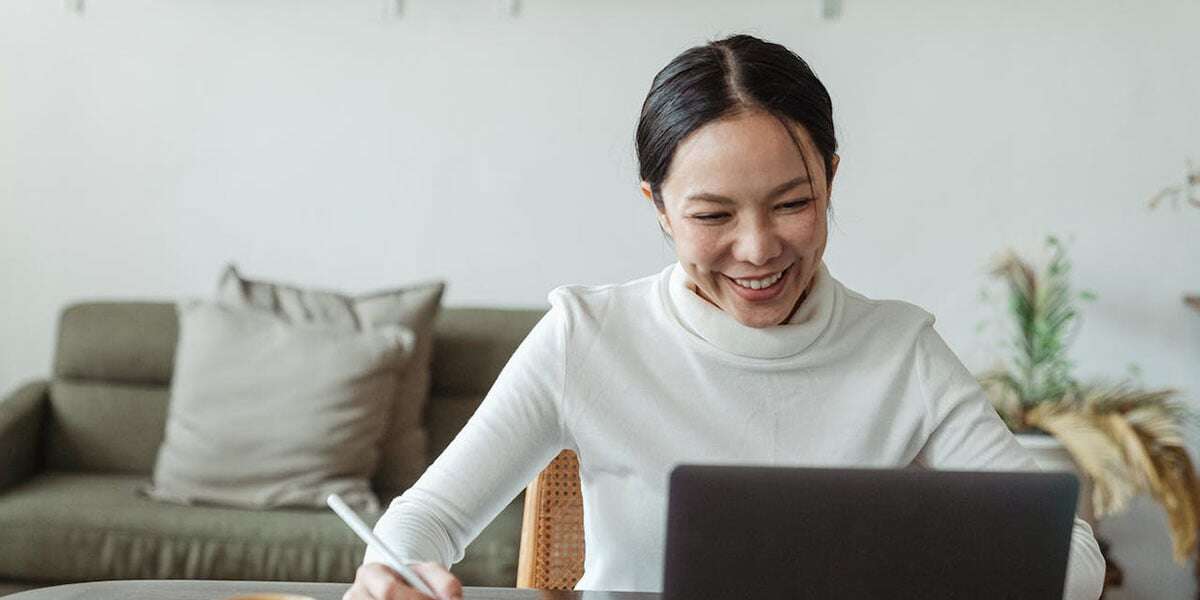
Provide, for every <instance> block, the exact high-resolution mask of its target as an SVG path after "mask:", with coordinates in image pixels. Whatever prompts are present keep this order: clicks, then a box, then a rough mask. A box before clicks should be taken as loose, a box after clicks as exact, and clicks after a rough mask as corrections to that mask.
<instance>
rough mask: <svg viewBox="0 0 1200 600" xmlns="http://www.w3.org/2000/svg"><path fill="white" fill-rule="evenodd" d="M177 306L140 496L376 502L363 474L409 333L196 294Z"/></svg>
mask: <svg viewBox="0 0 1200 600" xmlns="http://www.w3.org/2000/svg"><path fill="white" fill-rule="evenodd" d="M178 308H179V327H180V329H179V345H178V347H177V349H176V354H175V371H174V375H173V377H172V380H171V400H170V404H169V408H168V414H167V427H166V435H165V439H164V440H163V444H162V446H161V448H160V449H159V454H158V460H157V462H156V463H155V466H154V481H153V485H152V486H150V488H149V489H147V490H146V491H147V492H148V493H149V495H151V496H152V497H155V498H158V499H160V500H167V501H173V502H180V503H186V504H193V503H211V504H224V505H231V506H239V507H245V508H276V507H285V506H292V507H313V508H320V507H323V506H324V505H325V497H326V496H327V495H329V494H330V493H338V494H340V495H342V497H343V498H344V499H345V500H346V502H347V503H349V504H351V505H352V506H355V507H356V508H358V509H360V510H366V511H376V510H378V509H379V502H378V499H377V498H376V496H375V494H374V493H373V492H372V491H371V487H370V482H369V479H370V476H371V474H372V473H373V472H374V471H375V468H376V466H377V463H378V460H379V442H380V438H381V436H382V435H383V434H384V430H385V425H386V422H387V416H388V413H389V411H390V409H391V400H392V398H394V396H395V392H396V386H397V376H398V374H399V373H400V371H401V369H402V367H403V366H404V364H405V362H406V360H405V359H406V357H407V355H408V353H409V351H410V350H411V349H412V347H413V341H414V336H413V334H412V332H411V331H408V330H407V329H405V328H403V327H401V326H390V327H380V328H376V329H371V330H368V331H361V332H360V331H354V330H347V329H344V328H336V327H329V326H325V325H313V324H309V323H299V324H296V323H289V322H287V320H285V319H283V318H282V317H280V316H279V315H276V314H274V313H272V312H270V311H262V310H257V309H252V308H244V307H231V306H224V305H220V304H215V303H208V302H202V301H186V302H181V303H180V304H179V307H178Z"/></svg>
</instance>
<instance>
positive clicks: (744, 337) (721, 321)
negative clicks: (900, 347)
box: [667, 262, 841, 359]
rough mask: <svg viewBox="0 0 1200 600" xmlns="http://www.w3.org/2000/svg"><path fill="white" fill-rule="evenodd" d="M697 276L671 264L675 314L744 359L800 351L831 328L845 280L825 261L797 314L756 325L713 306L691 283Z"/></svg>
mask: <svg viewBox="0 0 1200 600" xmlns="http://www.w3.org/2000/svg"><path fill="white" fill-rule="evenodd" d="M689 284H691V278H689V277H688V275H687V271H684V269H683V266H682V265H680V264H679V263H675V264H674V265H673V266H672V267H671V273H670V280H669V282H668V284H667V287H668V300H669V301H670V303H671V305H672V306H671V308H673V309H674V310H673V312H674V313H675V317H676V318H677V319H678V320H679V321H680V324H681V325H683V326H684V327H685V328H686V329H687V330H688V331H690V332H691V333H692V334H694V335H696V336H697V337H699V338H701V339H702V340H703V341H705V342H707V343H708V344H709V345H711V346H714V347H716V348H717V349H719V350H723V351H725V352H728V353H730V354H734V355H737V356H740V357H744V358H759V359H772V358H786V357H789V356H794V355H797V354H800V353H801V352H803V351H804V350H806V349H807V348H808V347H809V346H811V345H812V344H813V343H814V342H815V341H816V340H817V338H818V337H820V335H821V334H822V333H823V332H824V331H825V330H826V329H828V327H829V325H830V323H832V321H833V317H834V312H835V308H836V305H837V303H838V297H837V296H838V294H837V291H838V290H837V288H838V287H840V285H841V284H840V283H838V281H837V280H835V279H834V278H833V277H832V276H830V275H829V271H828V270H827V269H826V267H825V263H824V262H822V263H821V265H820V267H818V269H817V272H816V274H814V275H813V283H812V286H811V288H810V289H809V291H808V296H806V297H805V298H804V301H803V302H801V303H800V307H799V308H798V309H796V312H795V314H793V315H792V318H791V319H789V320H788V322H787V323H784V324H782V325H775V326H771V327H761V328H759V327H750V326H747V325H743V324H741V323H739V322H738V321H737V320H736V319H734V318H733V317H732V316H730V314H729V313H727V312H725V311H723V310H721V309H719V308H717V307H716V306H713V305H712V304H711V303H709V302H708V301H707V300H705V299H703V298H701V297H700V296H699V295H697V294H696V292H694V291H692V290H691V288H690V287H689Z"/></svg>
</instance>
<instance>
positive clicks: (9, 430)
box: [0, 381, 50, 490]
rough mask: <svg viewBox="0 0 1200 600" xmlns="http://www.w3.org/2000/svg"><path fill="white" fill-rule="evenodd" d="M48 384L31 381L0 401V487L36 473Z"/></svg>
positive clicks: (2, 487)
mask: <svg viewBox="0 0 1200 600" xmlns="http://www.w3.org/2000/svg"><path fill="white" fill-rule="evenodd" d="M49 390H50V386H49V383H47V382H46V381H31V382H29V383H27V384H25V385H23V386H21V387H19V388H17V390H16V391H14V392H13V393H11V394H9V395H8V396H6V397H4V399H3V400H0V490H2V489H4V488H7V487H9V486H12V485H15V484H17V483H20V482H21V481H23V480H25V479H26V478H27V477H29V476H30V475H32V474H33V472H34V471H35V470H36V469H37V463H38V460H37V459H38V435H39V432H40V431H41V428H42V421H43V420H44V419H45V414H46V406H47V404H49V402H48V398H49Z"/></svg>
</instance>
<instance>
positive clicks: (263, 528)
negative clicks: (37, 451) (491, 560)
mask: <svg viewBox="0 0 1200 600" xmlns="http://www.w3.org/2000/svg"><path fill="white" fill-rule="evenodd" d="M145 481H146V480H145V478H144V477H141V476H136V475H101V474H91V473H62V472H47V473H43V474H42V475H39V476H37V477H35V478H34V479H32V480H30V481H28V482H26V483H25V484H23V485H20V486H17V487H16V488H13V489H12V490H10V491H9V492H7V493H5V494H3V495H0V578H13V579H22V580H31V581H80V580H94V579H174V578H188V579H264V580H294V581H352V580H353V578H354V571H355V569H356V568H357V567H358V565H359V563H360V562H361V561H362V556H363V552H364V550H365V546H364V545H363V544H362V543H361V542H359V541H358V539H357V538H356V537H355V536H354V534H353V533H352V532H351V531H350V530H349V529H347V528H346V526H345V525H344V524H342V522H341V521H340V520H339V519H338V518H337V516H336V515H334V514H333V513H331V512H320V511H313V510H303V509H295V510H288V509H279V510H272V511H253V510H243V509H235V508H222V507H211V506H181V505H176V504H167V503H163V502H156V501H154V500H151V499H149V498H144V497H142V496H140V495H139V494H138V493H137V488H138V487H139V486H142V485H144V484H145ZM363 516H364V518H367V519H368V520H369V521H371V522H374V521H375V520H377V519H378V515H377V514H365V515H363Z"/></svg>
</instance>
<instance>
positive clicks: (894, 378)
mask: <svg viewBox="0 0 1200 600" xmlns="http://www.w3.org/2000/svg"><path fill="white" fill-rule="evenodd" d="M836 149H837V142H836V138H835V136H834V127H833V119H832V106H831V103H830V100H829V94H828V93H827V92H826V90H825V87H824V86H823V85H822V84H821V83H820V81H818V80H817V78H816V76H815V75H813V73H812V71H811V70H810V69H809V68H808V65H807V64H805V63H804V61H803V60H801V59H800V58H799V57H798V56H796V55H795V54H793V53H791V52H790V51H788V50H787V49H786V48H784V47H783V46H780V45H777V44H772V43H768V42H764V41H762V40H759V39H756V38H754V37H750V36H745V35H739V36H734V37H731V38H728V39H725V40H721V41H717V42H713V43H711V44H708V45H705V46H699V47H696V48H692V49H690V50H688V51H686V52H684V53H683V54H681V55H680V56H678V57H677V58H675V59H674V60H673V61H671V63H670V64H668V65H667V66H666V67H665V68H664V69H663V70H662V71H661V72H659V73H658V75H657V76H656V77H655V78H654V83H653V85H652V87H651V89H650V93H649V95H648V96H647V98H646V101H645V104H644V105H643V107H642V115H641V120H640V122H639V124H638V130H637V151H638V159H639V161H640V170H641V178H642V184H641V191H642V194H643V195H645V197H646V198H647V199H648V200H650V201H651V202H652V203H653V204H654V206H655V209H656V212H657V215H658V221H659V224H660V226H661V227H662V229H663V231H664V232H665V234H666V235H667V236H669V237H670V238H671V240H672V241H673V243H674V246H675V251H676V254H677V257H678V263H677V264H673V265H671V266H668V267H667V268H665V269H664V270H662V271H661V272H660V273H658V274H655V275H651V276H649V277H645V278H642V279H637V280H634V281H630V282H627V283H624V284H620V285H605V286H564V287H560V288H558V289H556V290H554V291H552V292H551V293H550V296H549V299H550V304H551V309H550V311H549V313H547V315H546V316H545V317H544V318H543V319H542V320H541V321H540V322H539V323H538V324H537V326H536V327H534V329H533V331H532V332H530V334H529V337H528V338H526V339H525V341H524V342H522V344H521V345H520V347H519V348H518V349H517V350H516V352H515V353H514V354H513V356H512V358H511V359H510V361H509V363H508V364H507V366H506V367H505V368H504V370H503V371H502V372H501V374H500V376H499V378H498V379H497V381H496V383H495V385H494V387H493V388H492V389H491V391H490V392H489V393H488V395H487V397H486V398H485V399H484V401H483V403H482V404H481V405H480V407H479V410H478V411H477V412H476V414H475V415H474V416H473V417H472V418H471V420H470V422H468V423H467V425H466V426H465V427H464V429H463V431H462V432H461V434H459V436H458V437H457V438H456V439H455V440H454V442H453V443H452V444H451V445H450V446H449V447H448V448H447V449H446V451H445V452H444V453H443V454H442V455H441V456H440V457H439V458H438V459H437V461H436V462H434V464H433V465H432V466H431V467H430V468H429V470H428V471H426V473H425V474H424V475H423V476H422V477H421V479H420V481H418V482H417V483H416V485H414V486H413V487H412V488H411V489H409V490H408V491H407V492H405V493H404V495H403V496H401V497H400V498H398V499H397V500H396V501H395V502H393V503H392V505H391V507H390V508H389V509H388V511H387V513H386V514H385V515H384V516H383V518H382V519H381V520H380V521H379V523H378V525H377V526H376V531H377V532H378V533H379V535H380V537H382V538H383V539H384V540H387V541H388V542H389V543H394V544H395V545H396V547H397V549H398V550H399V551H400V553H401V554H403V555H407V556H408V557H410V558H412V559H414V560H422V561H428V562H425V563H423V564H421V565H420V566H419V568H418V571H419V572H420V573H421V574H422V576H423V577H424V578H425V579H426V580H427V581H428V582H429V583H430V584H431V586H432V588H433V589H434V590H435V591H437V592H438V594H439V595H440V596H441V597H443V598H457V597H459V594H460V593H461V592H460V590H461V586H460V585H459V583H458V581H457V580H456V579H455V578H454V577H453V576H452V575H450V574H449V572H448V571H446V569H445V566H448V565H450V564H452V563H453V562H455V561H457V560H459V559H461V558H462V556H463V550H464V548H465V547H466V545H467V543H468V542H470V541H471V540H472V539H473V538H474V537H475V536H476V535H477V534H478V533H479V531H480V530H481V529H482V528H483V527H484V525H486V524H487V523H488V522H489V521H490V520H491V519H492V517H493V516H494V515H495V514H497V513H498V512H499V511H500V509H501V508H502V507H503V506H504V505H505V504H507V503H508V502H509V501H510V500H511V499H512V498H513V497H514V496H515V495H516V494H517V493H518V492H519V491H520V490H521V488H522V487H523V486H524V485H525V484H526V483H527V482H529V481H530V480H531V479H532V478H533V477H534V475H535V474H536V473H537V472H538V471H539V470H540V469H541V468H542V467H544V466H545V465H546V464H547V463H548V462H549V461H550V459H551V458H553V457H554V456H555V455H557V454H558V453H559V451H560V450H562V449H563V448H571V449H573V450H575V451H576V452H577V453H578V455H579V458H580V476H581V479H582V484H583V494H584V503H585V506H586V510H585V511H584V518H585V524H584V529H585V540H586V541H585V543H586V547H587V553H586V559H585V561H586V562H585V566H584V573H585V574H584V577H583V579H582V580H581V581H580V582H579V584H578V586H577V587H578V588H579V589H610V590H648V591H658V590H661V588H662V582H661V577H662V558H663V556H662V554H663V548H664V539H663V537H664V532H665V526H664V519H665V512H666V511H665V506H666V488H667V474H668V473H669V471H670V469H671V467H673V466H674V465H675V464H677V463H681V462H691V463H705V462H711V463H717V462H725V463H728V462H745V463H756V464H791V465H821V466H870V467H903V466H907V465H910V464H912V463H917V464H920V465H922V466H926V467H929V468H946V469H994V470H1016V469H1036V467H1035V466H1034V464H1033V462H1032V461H1031V459H1030V457H1029V456H1028V455H1027V454H1026V453H1025V452H1024V450H1023V449H1022V448H1021V447H1020V446H1019V445H1018V444H1017V442H1016V440H1015V439H1014V438H1013V436H1012V435H1011V434H1010V433H1009V431H1008V429H1007V428H1006V427H1005V426H1004V424H1003V423H1002V422H1001V421H1000V419H999V418H998V417H997V416H996V414H995V412H994V411H993V410H992V408H991V407H990V405H989V404H988V402H987V401H986V400H985V398H984V396H983V394H982V391H981V390H980V388H979V386H978V384H977V383H976V382H975V379H974V378H973V377H972V376H971V374H970V373H969V372H967V370H966V369H965V368H964V367H963V366H962V364H961V363H960V362H959V361H958V359H957V358H956V357H955V356H954V354H953V353H952V352H951V351H950V349H949V348H948V347H947V346H946V345H945V343H944V342H943V341H942V339H941V338H940V337H939V336H938V334H937V333H935V332H934V330H933V327H932V324H933V317H932V316H931V315H929V314H928V313H926V312H925V311H923V310H921V309H920V308H917V307H915V306H913V305H910V304H906V303H903V302H897V301H880V300H871V299H868V298H865V297H863V296H862V295H860V294H857V293H855V292H853V291H851V290H849V289H847V288H845V287H844V286H842V285H841V284H840V283H839V282H838V281H837V280H836V279H834V278H833V277H831V276H830V274H829V272H828V271H827V270H826V269H825V266H824V264H823V263H822V260H821V259H822V256H823V254H824V251H825V242H826V239H827V221H826V215H827V212H828V210H829V202H830V189H831V186H832V183H833V180H834V175H835V173H836V172H837V167H838V155H837V154H836ZM377 560H378V554H377V553H376V552H375V550H374V549H369V550H368V553H367V557H366V559H365V561H364V566H363V567H362V568H361V569H360V570H359V573H358V577H357V579H356V580H355V582H354V585H353V587H352V588H351V590H350V592H349V593H348V594H347V597H348V598H376V599H380V600H382V599H385V598H386V599H391V598H410V597H411V598H418V597H421V596H419V595H417V594H416V592H414V591H412V590H411V589H408V588H407V586H404V585H403V584H402V583H401V581H400V580H399V579H398V578H397V577H396V576H395V574H394V573H392V572H391V571H390V570H389V569H387V568H386V567H383V566H382V565H380V564H378V563H377V562H376V561H377ZM1103 570H1104V566H1103V559H1102V558H1101V556H1100V552H1099V549H1098V548H1097V545H1096V541H1095V539H1094V538H1093V536H1092V532H1091V529H1090V528H1089V527H1088V526H1087V524H1086V523H1084V522H1083V521H1079V520H1076V524H1075V530H1074V534H1073V538H1072V545H1071V560H1070V570H1069V574H1068V578H1067V593H1066V597H1067V598H1070V599H1072V600H1075V599H1079V600H1083V599H1088V600H1091V599H1094V598H1097V597H1098V596H1099V594H1100V588H1101V582H1102V578H1103Z"/></svg>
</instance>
